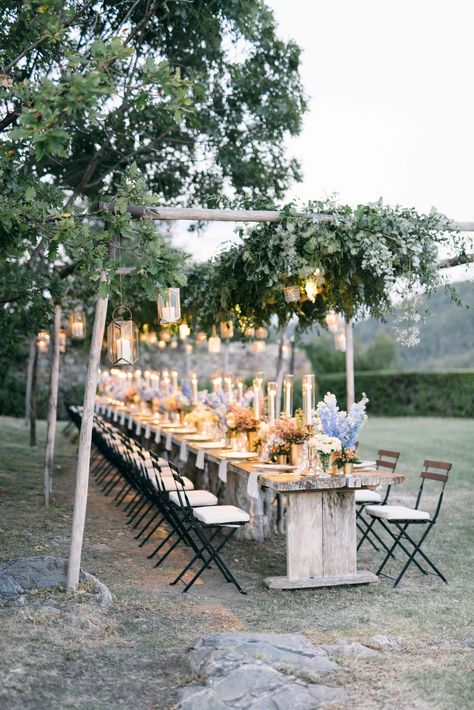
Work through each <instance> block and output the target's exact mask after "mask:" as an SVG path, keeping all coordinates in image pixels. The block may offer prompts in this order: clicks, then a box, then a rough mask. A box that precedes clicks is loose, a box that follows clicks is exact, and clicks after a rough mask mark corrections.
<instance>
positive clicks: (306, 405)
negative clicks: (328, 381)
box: [302, 374, 316, 425]
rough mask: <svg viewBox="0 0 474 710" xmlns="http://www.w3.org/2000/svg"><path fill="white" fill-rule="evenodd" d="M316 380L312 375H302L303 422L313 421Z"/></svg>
mask: <svg viewBox="0 0 474 710" xmlns="http://www.w3.org/2000/svg"><path fill="white" fill-rule="evenodd" d="M315 387H316V380H315V376H314V375H312V374H311V375H305V376H304V377H303V382H302V388H303V417H304V423H305V424H309V425H310V424H311V423H312V421H313V409H314V396H315Z"/></svg>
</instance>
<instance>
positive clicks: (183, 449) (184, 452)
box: [179, 441, 188, 461]
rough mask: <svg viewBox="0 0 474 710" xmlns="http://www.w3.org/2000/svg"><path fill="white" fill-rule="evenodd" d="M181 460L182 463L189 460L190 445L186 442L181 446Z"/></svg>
mask: <svg viewBox="0 0 474 710" xmlns="http://www.w3.org/2000/svg"><path fill="white" fill-rule="evenodd" d="M179 460H180V461H187V460H188V445H187V443H186V442H185V441H182V442H181V446H180V449H179Z"/></svg>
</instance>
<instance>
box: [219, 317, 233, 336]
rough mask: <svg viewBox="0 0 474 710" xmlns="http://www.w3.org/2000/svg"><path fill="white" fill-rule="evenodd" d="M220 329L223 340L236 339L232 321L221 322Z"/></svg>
mask: <svg viewBox="0 0 474 710" xmlns="http://www.w3.org/2000/svg"><path fill="white" fill-rule="evenodd" d="M219 329H220V333H221V338H233V337H234V324H233V323H232V321H231V320H225V321H221V323H219Z"/></svg>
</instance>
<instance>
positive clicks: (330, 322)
mask: <svg viewBox="0 0 474 710" xmlns="http://www.w3.org/2000/svg"><path fill="white" fill-rule="evenodd" d="M325 320H326V325H327V327H328V330H329V332H330V333H337V330H338V328H339V315H338V314H337V313H336V311H333V310H331V311H328V312H327V314H326V318H325Z"/></svg>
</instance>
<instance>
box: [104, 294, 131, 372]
mask: <svg viewBox="0 0 474 710" xmlns="http://www.w3.org/2000/svg"><path fill="white" fill-rule="evenodd" d="M121 310H122V311H128V314H129V315H130V318H127V319H126V320H125V319H124V320H122V319H118V318H116V317H115V314H116V312H117V311H121ZM107 356H108V359H109V360H110V362H111V363H112V364H113V365H133V364H134V363H135V362H136V361H137V360H138V328H137V326H136V324H135V323H134V322H133V320H132V313H131V311H130V309H129V308H127V307H126V306H118V307H117V308H115V309H114V311H113V313H112V320H111V321H110V323H109V325H108V326H107Z"/></svg>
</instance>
